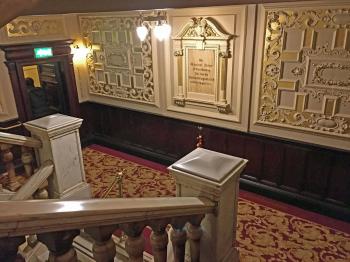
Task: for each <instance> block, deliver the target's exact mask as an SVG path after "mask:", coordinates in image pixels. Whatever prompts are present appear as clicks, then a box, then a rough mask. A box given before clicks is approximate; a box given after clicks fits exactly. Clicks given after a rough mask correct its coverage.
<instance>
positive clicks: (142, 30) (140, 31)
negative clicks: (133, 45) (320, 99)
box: [136, 25, 148, 41]
mask: <svg viewBox="0 0 350 262" xmlns="http://www.w3.org/2000/svg"><path fill="white" fill-rule="evenodd" d="M136 33H137V36H138V37H139V38H140V40H141V41H144V40H145V39H146V36H147V35H148V29H147V27H145V26H144V25H143V26H138V27H137V28H136Z"/></svg>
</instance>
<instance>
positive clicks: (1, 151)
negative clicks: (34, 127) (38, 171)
mask: <svg viewBox="0 0 350 262" xmlns="http://www.w3.org/2000/svg"><path fill="white" fill-rule="evenodd" d="M17 146H20V147H21V148H20V149H21V150H20V153H21V156H20V160H21V162H22V169H23V173H22V174H17V172H16V171H17V168H16V165H15V161H14V153H13V150H14V149H15V147H17ZM40 147H42V143H41V141H40V140H38V139H35V138H32V137H26V136H20V135H14V134H8V133H4V132H0V155H1V161H0V164H1V163H2V164H3V165H4V167H5V170H6V172H5V173H4V174H0V175H1V176H2V177H1V181H4V182H3V183H1V182H0V184H1V189H2V190H1V191H2V194H1V196H2V200H6V199H11V198H13V197H14V195H15V194H16V193H15V192H16V191H18V190H20V188H21V186H22V185H24V184H25V183H26V182H27V181H28V180H29V179H30V178H31V177H32V175H33V173H34V157H33V149H38V148H40ZM43 182H44V181H41V184H40V185H38V186H41V195H43V192H44V191H45V190H46V189H45V186H42V184H43ZM46 185H47V184H46ZM22 192H23V190H22ZM33 193H34V192H33ZM22 194H23V193H22ZM28 197H30V196H28Z"/></svg>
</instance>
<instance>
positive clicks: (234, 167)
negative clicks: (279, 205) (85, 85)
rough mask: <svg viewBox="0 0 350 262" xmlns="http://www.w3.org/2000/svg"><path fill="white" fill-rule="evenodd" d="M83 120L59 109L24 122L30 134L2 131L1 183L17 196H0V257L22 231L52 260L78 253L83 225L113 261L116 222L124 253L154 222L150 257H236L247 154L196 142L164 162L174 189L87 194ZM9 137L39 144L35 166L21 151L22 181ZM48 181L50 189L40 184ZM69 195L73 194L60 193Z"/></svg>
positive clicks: (137, 250) (68, 260) (221, 260)
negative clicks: (156, 193) (147, 194)
mask: <svg viewBox="0 0 350 262" xmlns="http://www.w3.org/2000/svg"><path fill="white" fill-rule="evenodd" d="M81 121H82V120H81V119H77V118H73V117H68V116H64V115H60V114H56V115H52V116H48V117H46V119H38V120H34V121H31V122H27V123H25V124H24V126H25V127H26V128H27V129H28V130H29V131H30V132H31V133H32V135H33V137H35V138H28V137H22V136H14V135H7V134H3V133H0V149H1V156H2V160H3V161H4V163H5V166H6V170H7V175H8V178H9V182H8V184H6V185H5V186H9V187H8V188H9V189H10V190H11V186H12V189H13V188H16V190H17V192H15V193H14V192H12V195H10V197H9V198H8V199H12V200H17V201H0V210H1V212H0V261H1V262H2V261H4V262H12V261H16V259H17V260H18V257H17V251H18V246H19V245H21V244H22V243H24V242H25V241H26V238H25V236H27V235H31V237H30V240H29V241H27V243H28V246H32V244H31V243H35V242H36V239H37V240H38V241H40V242H41V243H43V244H44V245H45V246H46V247H47V249H48V250H49V261H54V262H75V261H78V256H77V252H76V250H75V249H74V248H73V247H72V242H73V240H74V238H75V237H76V236H78V235H80V230H81V229H84V234H89V235H90V237H91V239H93V243H92V248H91V252H92V254H93V257H92V259H93V260H95V261H97V262H105V261H106V262H107V261H114V259H115V256H116V245H115V243H114V241H113V239H112V235H113V233H114V232H115V230H116V229H119V230H122V231H123V232H124V234H125V235H126V242H125V250H126V252H127V254H128V261H132V262H139V261H143V251H144V243H145V240H144V237H143V236H142V232H143V229H144V228H145V227H146V226H149V227H150V228H152V233H151V236H150V243H151V245H152V250H153V256H154V261H155V262H163V261H167V258H168V257H169V254H172V255H173V258H172V259H171V261H175V262H182V261H185V256H186V257H188V258H189V260H190V261H202V262H227V261H230V262H231V261H234V262H236V261H238V251H237V249H236V248H235V246H234V240H235V223H236V215H237V195H238V179H239V175H240V173H241V172H242V171H243V169H244V167H245V166H246V163H247V161H246V160H244V159H240V158H235V157H232V156H227V155H223V154H220V153H216V152H213V151H209V150H205V149H202V148H197V149H196V150H194V151H193V152H191V153H190V154H188V155H187V156H185V157H184V158H182V159H180V160H179V161H178V162H177V163H175V164H174V165H172V166H170V167H169V168H168V169H169V171H170V173H171V174H172V175H174V177H175V179H176V190H177V197H172V198H130V199H90V200H86V199H87V198H89V197H90V188H89V186H88V184H87V183H86V181H85V174H84V168H83V163H82V152H81V147H80V138H79V133H78V128H79V127H80V125H81ZM13 144H14V145H19V146H22V147H30V148H35V149H36V156H37V162H38V166H39V169H38V170H37V171H36V172H35V173H34V174H32V173H33V166H32V165H31V164H32V161H33V157H32V155H31V153H30V152H31V151H30V150H28V149H27V148H24V149H22V151H21V152H22V157H21V159H22V162H23V163H24V169H25V170H26V171H25V175H24V177H27V183H26V184H25V185H23V186H22V187H21V188H19V187H17V184H16V182H18V181H17V178H16V177H17V176H16V172H15V166H14V164H13V154H12V152H11V148H12V147H11V145H13ZM67 152H69V155H67ZM45 181H48V182H45ZM46 187H47V188H48V192H43V190H42V189H43V188H46ZM4 190H5V189H4ZM9 192H11V191H9ZM34 192H37V193H36V198H57V199H59V200H47V199H46V200H27V201H24V200H25V199H28V198H29V197H30V196H31V195H33V193H34ZM38 195H39V196H41V197H38ZM71 199H75V201H62V200H71ZM34 235H36V237H33V236H34ZM169 240H170V241H169ZM169 242H171V245H168V243H169ZM187 247H188V248H187ZM169 250H170V253H169ZM89 261H91V260H89Z"/></svg>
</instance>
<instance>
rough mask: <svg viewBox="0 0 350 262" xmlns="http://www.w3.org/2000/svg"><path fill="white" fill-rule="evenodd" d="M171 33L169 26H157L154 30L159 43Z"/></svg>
mask: <svg viewBox="0 0 350 262" xmlns="http://www.w3.org/2000/svg"><path fill="white" fill-rule="evenodd" d="M170 33H171V26H170V25H168V24H162V25H157V26H156V27H155V28H154V35H155V36H156V38H157V39H158V40H159V41H163V40H164V39H166V38H168V37H169V36H170Z"/></svg>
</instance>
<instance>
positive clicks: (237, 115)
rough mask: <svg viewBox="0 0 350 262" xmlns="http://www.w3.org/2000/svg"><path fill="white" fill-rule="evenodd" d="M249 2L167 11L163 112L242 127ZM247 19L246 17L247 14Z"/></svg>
mask: <svg viewBox="0 0 350 262" xmlns="http://www.w3.org/2000/svg"><path fill="white" fill-rule="evenodd" d="M254 14H255V7H254V6H227V7H209V8H193V9H179V10H170V11H169V21H170V24H171V25H172V27H173V31H172V32H173V33H172V38H171V40H170V41H169V43H168V44H169V45H168V49H167V51H168V52H167V53H166V55H165V58H166V62H167V64H168V68H167V69H168V70H167V72H166V80H167V84H166V86H167V101H166V102H167V104H166V109H167V112H166V114H167V115H170V116H174V117H177V118H182V119H186V120H191V121H196V122H204V123H206V124H213V125H217V126H222V127H226V128H231V129H239V130H244V131H246V130H247V126H248V120H247V119H248V106H249V82H250V78H249V76H248V77H247V78H245V77H244V75H245V74H249V72H250V66H251V61H249V59H251V53H252V50H253V48H252V46H251V47H250V48H248V49H245V48H246V45H249V44H251V45H252V42H253V39H249V42H248V41H247V39H248V38H250V37H252V35H249V36H248V35H246V32H247V28H251V27H252V26H253V24H254V18H255V15H254ZM247 17H249V18H247Z"/></svg>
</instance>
